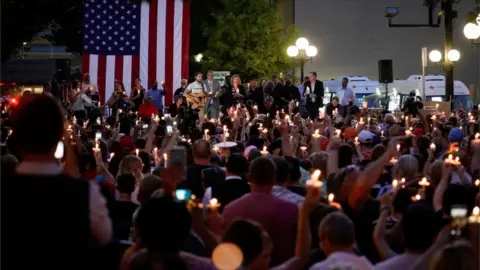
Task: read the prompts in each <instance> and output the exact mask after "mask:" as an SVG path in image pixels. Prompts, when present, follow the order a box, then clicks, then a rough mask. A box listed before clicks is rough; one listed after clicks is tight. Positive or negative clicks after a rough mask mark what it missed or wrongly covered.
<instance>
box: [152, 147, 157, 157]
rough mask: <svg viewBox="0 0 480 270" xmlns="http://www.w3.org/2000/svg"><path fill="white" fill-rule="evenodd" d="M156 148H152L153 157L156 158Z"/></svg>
mask: <svg viewBox="0 0 480 270" xmlns="http://www.w3.org/2000/svg"><path fill="white" fill-rule="evenodd" d="M157 152H158V147H155V148H153V156H154V157H155V158H157Z"/></svg>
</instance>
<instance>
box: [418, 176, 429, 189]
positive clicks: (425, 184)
mask: <svg viewBox="0 0 480 270" xmlns="http://www.w3.org/2000/svg"><path fill="white" fill-rule="evenodd" d="M418 184H419V185H420V186H422V187H428V186H430V182H428V181H427V178H426V177H423V178H422V180H420V181H419V182H418Z"/></svg>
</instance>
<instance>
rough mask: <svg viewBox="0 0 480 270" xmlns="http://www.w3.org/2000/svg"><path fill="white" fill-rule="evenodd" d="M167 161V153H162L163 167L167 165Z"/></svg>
mask: <svg viewBox="0 0 480 270" xmlns="http://www.w3.org/2000/svg"><path fill="white" fill-rule="evenodd" d="M167 161H168V157H167V153H164V154H163V167H165V168H166V167H167Z"/></svg>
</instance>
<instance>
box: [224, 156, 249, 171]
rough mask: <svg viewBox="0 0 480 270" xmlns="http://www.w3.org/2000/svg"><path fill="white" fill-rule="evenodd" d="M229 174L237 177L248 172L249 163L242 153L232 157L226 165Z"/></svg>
mask: <svg viewBox="0 0 480 270" xmlns="http://www.w3.org/2000/svg"><path fill="white" fill-rule="evenodd" d="M226 168H227V172H229V173H232V174H235V175H240V176H241V175H244V174H245V173H246V172H247V170H248V161H247V159H246V158H245V157H244V156H243V155H242V154H240V153H234V154H232V155H230V157H229V158H228V160H227V164H226Z"/></svg>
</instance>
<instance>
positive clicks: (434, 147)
mask: <svg viewBox="0 0 480 270" xmlns="http://www.w3.org/2000/svg"><path fill="white" fill-rule="evenodd" d="M436 148H437V146H436V145H435V144H434V143H431V144H430V149H431V150H432V151H435V149H436Z"/></svg>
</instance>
